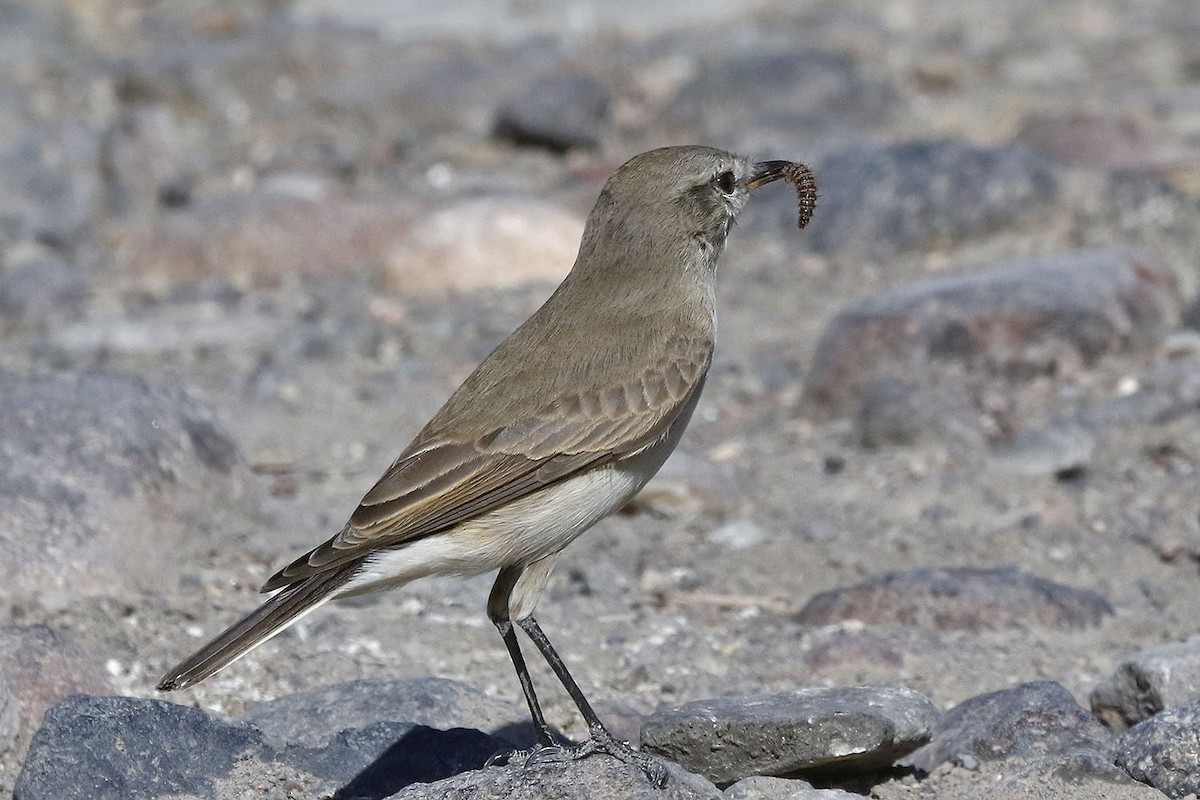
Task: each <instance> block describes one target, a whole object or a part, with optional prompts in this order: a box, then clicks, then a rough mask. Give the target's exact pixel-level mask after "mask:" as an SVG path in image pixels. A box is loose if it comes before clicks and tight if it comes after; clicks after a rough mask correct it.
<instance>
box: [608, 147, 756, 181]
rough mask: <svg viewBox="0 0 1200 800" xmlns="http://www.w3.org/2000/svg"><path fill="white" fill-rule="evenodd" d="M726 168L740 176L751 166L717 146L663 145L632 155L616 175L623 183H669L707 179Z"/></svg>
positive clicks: (744, 160)
mask: <svg viewBox="0 0 1200 800" xmlns="http://www.w3.org/2000/svg"><path fill="white" fill-rule="evenodd" d="M725 170H732V171H734V172H735V173H737V174H738V175H739V177H740V175H741V174H742V173H744V172H746V171H748V170H749V162H748V161H747V160H746V159H744V158H741V157H739V156H736V155H734V154H733V153H727V152H725V151H724V150H718V149H716V148H714V147H700V146H696V145H691V146H683V147H661V148H659V149H657V150H650V151H649V152H646V153H642V154H641V155H638V156H635V157H633V158H632V159H630V160H629V161H627V162H626V163H625V165H624V166H622V167H621V168H620V169H619V170H618V171H617V174H616V175H615V176H614V178H615V179H616V180H618V181H620V182H622V183H624V182H629V183H647V182H654V183H659V184H668V185H670V184H677V183H680V182H695V181H697V180H704V179H706V178H709V177H712V176H714V175H716V174H719V173H721V172H723V171H725Z"/></svg>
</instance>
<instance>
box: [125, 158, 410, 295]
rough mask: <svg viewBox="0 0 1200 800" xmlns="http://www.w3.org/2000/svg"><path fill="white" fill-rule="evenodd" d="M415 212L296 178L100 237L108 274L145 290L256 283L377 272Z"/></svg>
mask: <svg viewBox="0 0 1200 800" xmlns="http://www.w3.org/2000/svg"><path fill="white" fill-rule="evenodd" d="M415 213H416V212H415V209H414V208H413V206H412V205H411V204H407V203H398V202H396V201H394V200H374V199H371V198H366V197H358V196H354V195H352V194H348V193H346V192H344V191H339V190H338V189H337V188H336V187H333V186H330V185H329V183H328V182H327V181H326V180H325V179H324V178H322V177H320V176H311V175H308V176H306V175H302V174H297V175H293V176H290V178H288V177H278V178H276V179H275V180H274V181H273V182H270V183H266V184H265V185H262V186H257V187H255V188H254V189H253V190H251V191H249V192H245V193H241V194H230V195H225V196H221V197H217V198H212V199H203V200H198V201H197V202H195V203H192V204H190V205H189V206H188V207H187V208H184V209H180V210H177V211H175V212H173V213H169V214H165V215H160V216H159V217H158V218H157V219H156V220H155V224H153V225H151V226H145V225H126V224H121V223H119V224H114V225H110V226H109V227H108V228H107V229H106V236H107V239H108V241H109V243H110V246H111V247H112V249H113V250H114V260H115V262H116V267H115V268H116V269H117V270H119V271H120V272H121V273H123V274H127V275H131V276H135V277H137V278H139V279H142V280H146V281H149V282H151V283H154V284H167V285H172V284H175V283H179V282H183V281H195V280H200V279H205V278H213V277H224V278H228V279H230V280H234V281H236V282H237V283H240V284H256V283H257V284H261V283H274V282H277V281H280V280H283V279H284V278H285V277H287V276H290V275H296V274H329V273H336V272H339V271H346V270H350V269H354V268H358V267H360V266H361V265H363V264H374V265H376V266H377V267H378V265H380V263H381V262H382V260H383V257H384V254H386V253H387V251H388V249H389V248H391V247H392V246H393V244H394V243H395V242H396V241H397V240H398V239H400V238H401V236H402V235H403V234H404V233H405V232H406V231H407V230H408V229H409V226H410V225H411V224H412V221H413V217H414V215H415Z"/></svg>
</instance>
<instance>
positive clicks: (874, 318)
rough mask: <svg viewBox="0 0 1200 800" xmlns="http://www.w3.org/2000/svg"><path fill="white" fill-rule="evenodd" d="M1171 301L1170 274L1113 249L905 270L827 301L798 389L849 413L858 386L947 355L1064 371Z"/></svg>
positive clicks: (1152, 336)
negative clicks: (865, 291) (827, 314)
mask: <svg viewBox="0 0 1200 800" xmlns="http://www.w3.org/2000/svg"><path fill="white" fill-rule="evenodd" d="M1179 309H1180V300H1179V288H1178V284H1177V283H1176V281H1175V279H1174V278H1173V276H1172V274H1171V273H1170V272H1169V271H1168V270H1167V269H1166V268H1165V267H1162V266H1160V265H1158V264H1157V263H1156V262H1154V261H1153V260H1151V259H1149V258H1147V257H1145V256H1143V255H1140V254H1137V253H1134V252H1132V251H1129V250H1124V249H1112V250H1098V251H1080V252H1074V253H1068V254H1063V255H1057V256H1047V257H1042V258H1037V259H1032V260H1029V261H1024V262H1019V263H1014V264H1009V265H1004V266H999V267H994V268H992V269H988V270H985V271H982V272H975V273H968V274H964V275H958V276H953V277H941V278H932V279H929V280H923V281H916V282H913V283H909V284H907V285H904V286H900V287H897V288H894V289H887V290H884V291H881V292H877V293H875V294H870V295H865V296H863V297H860V298H858V299H857V300H854V301H852V302H850V303H849V304H847V305H846V306H844V307H843V308H842V309H841V310H840V311H838V313H837V314H836V315H835V316H834V317H833V318H832V319H831V320H830V321H829V323H828V324H827V325H826V326H825V329H824V330H823V331H822V333H821V337H820V339H819V341H818V343H817V346H816V352H815V353H814V356H813V361H812V366H811V368H810V369H809V372H808V375H807V377H806V379H805V397H804V400H805V403H806V405H807V408H808V410H809V411H810V412H811V413H813V414H814V415H816V416H819V417H832V416H849V417H854V416H855V414H856V411H857V409H858V408H860V407H861V403H862V400H861V397H862V392H863V387H865V386H867V385H868V384H869V383H870V382H871V381H872V380H875V379H878V378H879V377H880V376H888V375H891V376H901V377H904V378H905V379H906V380H910V381H912V380H916V381H928V380H929V378H928V377H927V376H930V375H935V374H937V373H938V372H939V371H946V370H947V369H949V368H950V367H952V366H953V367H954V368H956V369H958V370H963V369H965V370H967V371H968V372H969V373H981V374H998V375H1000V376H1001V377H1003V378H1004V379H1007V380H1021V379H1023V378H1026V379H1027V378H1030V377H1033V376H1036V375H1044V374H1067V373H1070V372H1071V371H1072V369H1074V370H1076V371H1078V369H1080V367H1081V366H1082V367H1086V366H1088V365H1091V364H1093V363H1095V362H1096V361H1097V360H1098V359H1100V358H1101V357H1102V356H1104V355H1105V354H1108V353H1111V352H1117V351H1121V350H1126V349H1131V348H1135V347H1138V346H1145V345H1146V344H1148V343H1151V342H1153V341H1155V340H1156V338H1157V337H1158V335H1159V334H1160V333H1161V331H1162V330H1164V329H1165V328H1167V327H1169V326H1170V325H1173V324H1175V323H1176V322H1177V321H1178V319H1179V313H1180V311H1179ZM960 380H961V379H960Z"/></svg>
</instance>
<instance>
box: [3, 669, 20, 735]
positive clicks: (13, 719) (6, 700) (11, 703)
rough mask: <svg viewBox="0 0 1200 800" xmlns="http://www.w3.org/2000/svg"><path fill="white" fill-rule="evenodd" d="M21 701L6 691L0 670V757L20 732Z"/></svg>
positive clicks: (5, 681) (5, 683)
mask: <svg viewBox="0 0 1200 800" xmlns="http://www.w3.org/2000/svg"><path fill="white" fill-rule="evenodd" d="M20 708H21V701H20V700H18V699H17V698H16V697H15V696H14V695H13V693H12V692H11V691H9V689H8V681H7V680H5V670H4V669H0V756H2V755H4V754H6V753H7V752H8V751H9V748H11V747H12V745H13V740H14V739H16V738H17V734H18V733H19V732H20V730H21V712H20Z"/></svg>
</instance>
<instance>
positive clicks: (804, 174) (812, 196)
mask: <svg viewBox="0 0 1200 800" xmlns="http://www.w3.org/2000/svg"><path fill="white" fill-rule="evenodd" d="M782 173H783V179H784V180H785V181H787V182H788V183H790V184H791V185H792V186H795V187H796V197H797V198H798V199H799V201H800V218H799V223H800V227H801V228H803V227H804V226H805V225H807V224H808V223H809V221H810V220H811V219H812V215H813V211H815V210H816V208H817V179H816V177H815V176H814V175H813V173H812V170H811V169H809V168H808V167H806V166H805V165H804V164H801V163H800V162H798V161H795V162H792V163H790V164H788V165H787V166H786V167H784V168H783V170H782Z"/></svg>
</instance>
